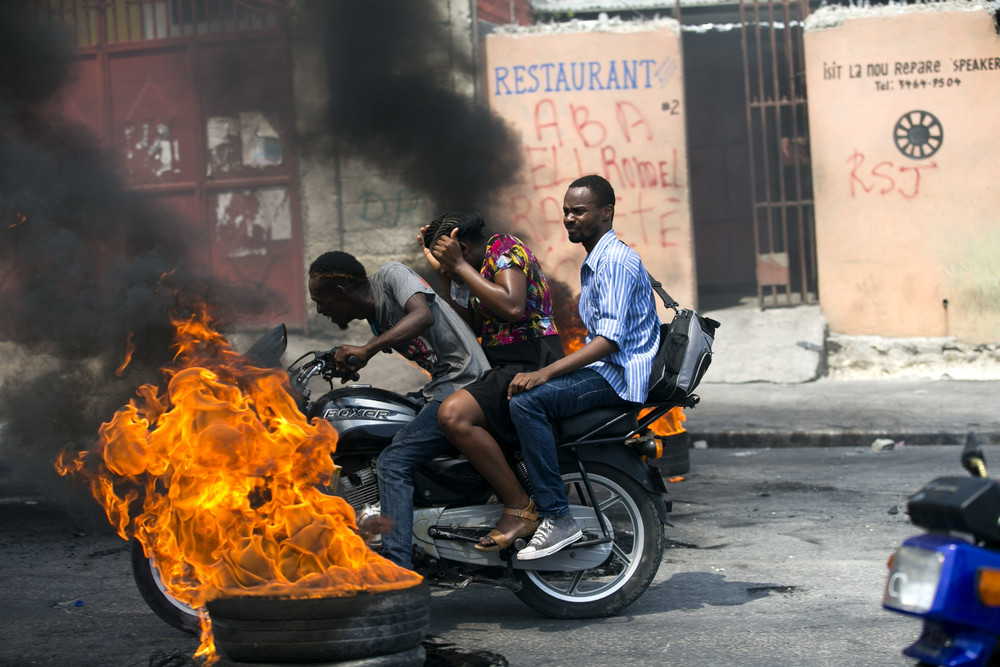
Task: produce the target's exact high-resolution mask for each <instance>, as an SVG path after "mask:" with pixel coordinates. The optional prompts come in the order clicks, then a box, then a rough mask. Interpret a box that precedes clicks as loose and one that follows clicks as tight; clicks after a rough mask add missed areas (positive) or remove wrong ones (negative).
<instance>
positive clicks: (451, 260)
mask: <svg viewBox="0 0 1000 667" xmlns="http://www.w3.org/2000/svg"><path fill="white" fill-rule="evenodd" d="M431 254H432V255H433V256H434V258H435V259H437V261H438V262H440V264H441V268H442V269H444V270H445V271H448V272H450V273H452V274H454V273H455V271H456V270H457V269H458V267H459V266H460V265H461V264H462V263H464V262H465V255H463V254H462V246H461V244H460V243H459V242H458V229H453V230H451V235H449V236H445V235H444V234H442V235H441V236H439V237H437V240H435V241H434V248H433V250H431Z"/></svg>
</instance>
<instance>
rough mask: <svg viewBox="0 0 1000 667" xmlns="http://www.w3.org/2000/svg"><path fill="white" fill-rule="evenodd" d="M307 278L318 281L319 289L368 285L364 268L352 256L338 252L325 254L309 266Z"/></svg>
mask: <svg viewBox="0 0 1000 667" xmlns="http://www.w3.org/2000/svg"><path fill="white" fill-rule="evenodd" d="M309 277H310V278H316V279H318V280H319V286H320V288H321V289H324V290H325V289H329V288H331V287H333V286H334V285H347V284H352V285H351V286H352V287H353V286H360V285H366V284H367V283H368V276H367V274H366V273H365V267H364V266H363V265H362V264H361V262H359V261H358V260H357V259H356V258H355V257H354V255H351V254H348V253H346V252H341V251H340V250H334V251H332V252H325V253H323V254H322V255H320V256H319V257H317V258H316V259H315V260H314V261H313V263H312V264H311V265H309Z"/></svg>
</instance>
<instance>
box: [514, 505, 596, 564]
mask: <svg viewBox="0 0 1000 667" xmlns="http://www.w3.org/2000/svg"><path fill="white" fill-rule="evenodd" d="M581 537H583V531H582V530H580V526H578V525H577V523H576V519H574V518H573V515H572V514H563V515H562V516H546V517H542V523H541V525H539V526H538V530H536V531H535V535H534V536H533V537H532V538H531V541H530V542H528V546H526V547H524V548H523V549H521V550H520V551H518V552H517V559H518V560H535V559H536V558H545V557H546V556H549V555H551V554H554V553H555V552H557V551H559V550H560V549H562V548H563V547H566V546H569V545H570V544H573V543H574V542H576V541H577V540H579V539H580V538H581Z"/></svg>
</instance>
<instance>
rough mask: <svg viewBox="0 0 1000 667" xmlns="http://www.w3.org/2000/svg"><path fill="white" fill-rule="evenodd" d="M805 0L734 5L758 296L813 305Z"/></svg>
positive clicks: (775, 302)
mask: <svg viewBox="0 0 1000 667" xmlns="http://www.w3.org/2000/svg"><path fill="white" fill-rule="evenodd" d="M808 14H809V5H808V2H807V1H806V0H740V23H741V26H742V48H743V67H744V82H745V86H746V98H747V110H746V111H747V127H748V130H749V142H750V180H751V188H752V196H753V220H754V238H755V248H754V250H755V252H756V257H757V297H758V302H759V305H760V307H761V308H767V307H776V306H793V305H797V304H803V303H816V302H818V299H819V295H818V292H817V289H818V288H817V277H816V237H815V224H814V216H813V194H812V172H811V170H810V165H809V123H808V116H807V109H806V82H805V59H804V50H803V45H802V31H803V25H802V23H803V21H804V20H805V18H806V17H807V16H808Z"/></svg>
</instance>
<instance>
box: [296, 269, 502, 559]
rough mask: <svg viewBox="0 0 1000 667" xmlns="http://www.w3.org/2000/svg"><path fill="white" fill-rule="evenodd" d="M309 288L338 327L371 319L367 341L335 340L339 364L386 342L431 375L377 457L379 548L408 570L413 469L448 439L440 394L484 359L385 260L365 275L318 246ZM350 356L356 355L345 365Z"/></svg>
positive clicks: (483, 366) (426, 295)
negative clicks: (385, 521) (412, 412)
mask: <svg viewBox="0 0 1000 667" xmlns="http://www.w3.org/2000/svg"><path fill="white" fill-rule="evenodd" d="M309 295H310V296H311V297H312V300H313V301H314V302H315V303H316V312H318V313H319V314H320V315H323V316H325V317H327V318H329V319H330V321H331V322H333V323H334V324H336V325H337V326H339V327H340V328H341V329H346V328H347V325H348V323H350V322H351V321H352V320H360V319H367V320H368V323H369V324H370V325H371V329H372V334H373V336H372V338H371V339H370V340H369V341H368V342H367V343H365V344H364V345H360V346H356V345H341V346H340V348H339V349H338V351H337V353H336V356H335V361H336V363H337V366H338V367H339V368H342V369H350V370H357V369H359V368H362V367H364V366H365V365H366V364H367V363H368V361H369V360H370V359H371V358H372V357H373V356H374V355H375V354H377V353H378V352H381V351H383V350H389V349H392V350H395V351H396V352H398V353H399V354H401V355H402V356H403V357H405V358H406V359H409V360H410V361H413V362H414V363H416V364H417V365H419V366H420V367H421V368H423V369H424V370H425V371H427V372H428V373H429V374H430V376H431V379H430V382H428V383H427V384H426V385H425V386H424V387H423V390H422V392H421V393H422V394H423V397H424V399H425V400H426V404H425V405H424V407H423V408H422V409H421V410H420V412H419V413H418V414H417V416H416V417H415V418H414V419H413V421H412V422H410V423H409V424H407V425H406V426H405V427H403V428H402V429H400V431H399V432H398V433H396V435H395V436H393V439H392V443H391V444H390V445H389V446H388V447H386V448H385V449H384V450H383V451H382V453H381V454H379V457H378V485H379V494H380V496H381V503H382V507H381V510H382V515H383V516H385V517H388V518H389V519H392V521H393V525H392V529H391V530H390V531H389V532H388V533H387V534H385V535H383V536H382V544H383V551H382V555H383V556H385V557H386V558H388V559H389V560H391V561H392V562H394V563H396V564H397V565H400V566H402V567H405V568H410V569H412V567H413V560H412V558H413V554H412V542H413V535H412V532H413V471H414V470H416V469H417V468H418V467H420V465H421V464H423V463H425V462H427V461H429V460H431V459H433V458H434V457H435V456H437V455H439V454H441V453H442V452H444V451H445V450H447V449H448V447H449V446H450V443H449V442H448V440H447V438H445V436H444V434H443V433H442V432H441V429H440V427H439V426H438V420H437V412H438V407H439V406H440V405H441V401H443V400H444V399H445V398H447V397H448V396H449V395H451V394H452V392H454V391H455V390H456V389H460V388H462V387H464V386H465V385H467V384H468V383H470V382H472V381H473V380H476V379H478V378H479V376H480V375H482V374H483V373H485V372H486V371H487V370H488V369H489V362H488V361H487V360H486V356H485V355H484V354H483V351H482V348H481V347H480V346H479V341H477V340H476V337H475V336H474V335H473V334H472V330H471V329H469V327H468V325H466V323H465V322H464V321H462V319H461V318H460V317H459V316H458V314H457V313H455V311H454V310H452V309H451V307H450V306H449V305H448V304H447V303H445V302H444V301H443V300H442V299H439V298H438V297H437V295H436V294H435V292H434V290H433V289H431V287H430V285H428V284H427V283H426V282H425V281H424V280H423V279H422V278H421V277H420V276H419V275H417V273H416V272H415V271H414V270H413V269H411V268H409V267H407V266H405V265H403V264H400V263H399V262H388V263H387V264H385V265H383V266H382V267H381V268H380V269H379V270H378V271H376V272H375V275H373V276H372V277H371V279H368V277H367V276H366V274H365V269H364V266H362V265H361V263H360V262H359V261H358V260H357V259H355V258H354V256H353V255H350V254H348V253H346V252H340V251H335V252H328V253H324V254H323V255H321V256H320V257H318V258H317V259H316V260H315V261H314V262H313V263H312V265H311V266H310V267H309ZM352 355H353V356H355V357H357V358H358V361H357V362H356V363H354V364H353V365H350V364H348V362H347V360H348V357H350V356H352Z"/></svg>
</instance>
